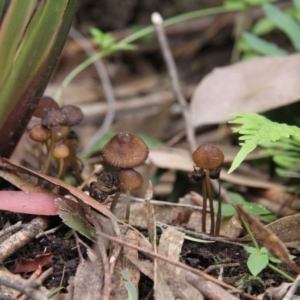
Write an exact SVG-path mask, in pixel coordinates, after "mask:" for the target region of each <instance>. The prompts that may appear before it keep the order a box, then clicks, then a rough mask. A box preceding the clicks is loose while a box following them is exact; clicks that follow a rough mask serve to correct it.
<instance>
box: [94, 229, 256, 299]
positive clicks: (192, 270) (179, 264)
mask: <svg viewBox="0 0 300 300" xmlns="http://www.w3.org/2000/svg"><path fill="white" fill-rule="evenodd" d="M98 234H99V235H100V236H102V237H104V238H107V239H109V240H111V241H113V242H116V243H119V244H121V245H123V246H125V247H130V248H132V249H136V250H138V251H140V252H142V253H144V254H146V255H150V256H152V257H154V258H158V259H161V260H164V261H166V262H168V263H170V264H173V265H174V266H176V267H179V268H182V269H184V270H186V271H190V272H191V273H194V274H196V275H198V276H200V277H203V278H205V279H206V280H210V281H212V282H214V283H217V284H219V285H220V286H223V287H224V288H228V289H231V290H233V291H236V292H238V293H242V294H243V296H244V297H247V298H249V299H253V300H256V297H253V296H251V295H249V294H247V293H244V292H243V291H241V290H239V289H237V288H236V287H234V286H231V285H229V284H227V283H225V282H222V281H219V280H218V279H216V278H214V277H212V276H210V275H208V274H206V273H204V272H202V271H200V270H197V269H194V268H192V267H190V266H188V265H185V264H183V263H181V262H178V261H174V260H172V259H170V258H168V257H165V256H162V255H159V254H157V253H154V252H153V251H151V250H149V249H146V248H142V247H139V246H135V245H132V244H129V243H126V242H124V241H122V240H120V239H118V238H117V237H114V236H111V235H108V234H105V233H103V232H99V233H98Z"/></svg>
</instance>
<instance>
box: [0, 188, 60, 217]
mask: <svg viewBox="0 0 300 300" xmlns="http://www.w3.org/2000/svg"><path fill="white" fill-rule="evenodd" d="M0 198H1V201H0V210H6V211H11V212H14V213H23V214H31V215H43V216H55V215H57V211H58V205H57V204H56V203H55V202H54V200H55V199H57V198H63V197H61V196H59V195H57V194H53V193H40V192H23V191H0Z"/></svg>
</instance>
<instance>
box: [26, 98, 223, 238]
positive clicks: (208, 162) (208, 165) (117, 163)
mask: <svg viewBox="0 0 300 300" xmlns="http://www.w3.org/2000/svg"><path fill="white" fill-rule="evenodd" d="M34 116H35V117H37V118H40V119H41V123H40V124H37V125H35V126H33V127H32V128H31V130H30V132H29V136H30V138H31V139H32V140H34V141H36V142H38V143H40V147H39V149H40V153H39V154H40V156H39V162H40V168H41V170H42V173H44V174H46V173H47V172H48V171H49V169H50V166H51V161H52V159H53V158H55V159H56V160H57V161H58V175H57V177H58V178H64V175H65V174H66V171H67V170H68V169H69V170H68V171H69V172H70V169H71V170H72V174H73V175H74V176H75V178H76V179H78V178H80V173H81V167H82V164H81V163H80V160H79V159H78V158H77V156H76V142H77V137H76V134H75V132H74V131H73V130H72V127H73V126H74V125H77V124H79V123H80V122H81V121H82V119H83V113H82V111H81V110H80V109H79V108H78V107H76V106H74V105H66V106H63V107H61V108H60V107H59V106H58V104H57V103H56V102H55V101H54V100H53V99H52V98H50V97H48V96H43V97H42V99H41V100H40V102H39V105H38V107H37V108H36V110H35V112H34ZM43 146H46V149H47V153H46V159H45V164H44V165H43V166H42V165H41V161H42V159H41V155H42V147H43ZM148 154H149V149H148V147H147V145H146V144H145V143H144V141H143V140H142V139H141V138H139V137H138V136H136V135H134V134H131V133H123V132H121V133H118V134H116V135H114V136H113V137H112V138H111V139H110V140H109V141H108V143H107V144H106V145H105V146H104V147H103V149H102V156H103V159H104V161H105V162H107V163H108V164H110V165H111V166H113V167H115V168H118V170H117V172H105V171H101V172H100V173H99V174H97V175H98V177H97V181H93V182H91V183H90V196H91V197H93V198H94V199H96V200H98V201H99V202H101V203H103V204H106V203H107V202H106V200H107V198H108V196H109V195H114V197H113V200H112V202H111V206H110V210H111V211H112V212H113V211H114V210H115V207H116V204H117V202H118V199H119V196H120V192H121V190H123V191H125V192H126V213H125V221H126V222H129V217H130V191H131V190H135V189H138V188H139V187H141V186H142V184H143V177H142V175H141V174H140V173H139V172H137V171H136V170H134V168H135V167H137V166H140V165H142V164H143V163H144V162H145V161H146V160H147V158H148ZM192 158H193V161H194V163H195V166H194V170H193V172H192V173H191V174H190V176H191V177H192V178H193V179H194V180H195V181H197V182H200V183H201V184H202V194H203V211H202V232H204V233H205V232H206V215H207V212H208V209H207V199H208V202H209V212H210V219H211V226H210V234H212V235H219V233H220V223H221V201H220V199H219V198H218V213H217V216H216V217H215V212H214V206H213V197H212V188H211V183H210V180H211V179H219V175H220V171H221V165H222V163H223V161H224V155H223V153H222V151H221V150H220V149H219V148H217V147H215V146H213V145H207V144H206V145H201V146H199V147H198V148H197V149H196V150H195V151H194V152H193V153H192ZM78 181H79V179H78Z"/></svg>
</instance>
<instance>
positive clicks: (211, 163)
mask: <svg viewBox="0 0 300 300" xmlns="http://www.w3.org/2000/svg"><path fill="white" fill-rule="evenodd" d="M193 161H194V163H195V165H196V166H197V167H199V168H202V169H206V170H213V169H215V168H218V167H219V166H220V165H221V164H222V163H223V161H224V154H223V152H222V151H221V150H220V149H219V148H218V147H216V146H213V145H201V146H199V147H198V148H197V149H196V150H195V151H194V152H193Z"/></svg>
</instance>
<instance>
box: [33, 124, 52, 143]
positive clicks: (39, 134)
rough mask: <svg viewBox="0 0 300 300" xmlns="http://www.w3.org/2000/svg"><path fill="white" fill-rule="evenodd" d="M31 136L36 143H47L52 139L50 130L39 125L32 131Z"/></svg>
mask: <svg viewBox="0 0 300 300" xmlns="http://www.w3.org/2000/svg"><path fill="white" fill-rule="evenodd" d="M29 136H30V138H31V139H32V140H34V141H36V142H46V141H47V140H48V139H50V137H51V131H50V129H49V128H47V127H45V126H42V125H41V124H37V125H34V126H33V127H32V128H31V129H30V131H29Z"/></svg>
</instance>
